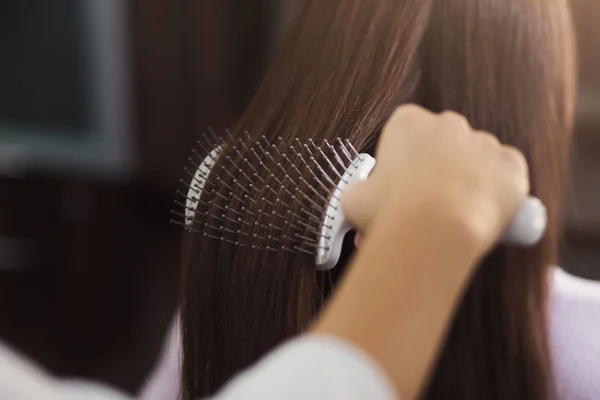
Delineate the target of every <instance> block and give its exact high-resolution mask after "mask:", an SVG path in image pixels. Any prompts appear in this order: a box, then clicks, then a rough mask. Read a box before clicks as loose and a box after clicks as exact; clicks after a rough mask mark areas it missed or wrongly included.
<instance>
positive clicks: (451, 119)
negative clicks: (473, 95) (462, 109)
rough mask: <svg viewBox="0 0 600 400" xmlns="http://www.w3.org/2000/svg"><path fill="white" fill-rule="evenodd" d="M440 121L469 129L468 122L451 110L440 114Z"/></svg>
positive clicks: (465, 118)
mask: <svg viewBox="0 0 600 400" xmlns="http://www.w3.org/2000/svg"><path fill="white" fill-rule="evenodd" d="M440 119H441V120H442V121H444V122H445V123H448V124H452V125H456V126H464V127H470V126H471V125H470V124H469V121H468V120H467V117H465V116H464V115H462V114H459V113H457V112H455V111H452V110H446V111H444V112H442V113H441V114H440Z"/></svg>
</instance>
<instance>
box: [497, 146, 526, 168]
mask: <svg viewBox="0 0 600 400" xmlns="http://www.w3.org/2000/svg"><path fill="white" fill-rule="evenodd" d="M502 152H503V153H504V157H505V158H506V159H507V160H508V161H509V162H511V163H514V164H515V165H516V166H517V167H520V168H527V160H526V158H525V156H524V155H523V153H522V152H521V151H520V150H519V149H517V148H516V147H513V146H503V147H502Z"/></svg>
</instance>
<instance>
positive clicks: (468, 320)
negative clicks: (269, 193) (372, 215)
mask: <svg viewBox="0 0 600 400" xmlns="http://www.w3.org/2000/svg"><path fill="white" fill-rule="evenodd" d="M573 59H574V57H573V44H572V35H571V25H570V14H569V11H568V7H567V1H566V0H546V1H540V0H503V1H496V0H451V1H446V0H307V1H304V2H303V4H302V6H301V8H300V10H299V14H298V16H297V19H296V21H295V23H294V25H293V26H292V27H291V29H290V31H289V32H288V35H287V37H286V39H285V40H284V41H283V43H282V45H281V49H280V51H279V53H278V55H277V56H276V58H275V60H274V61H273V64H272V66H271V68H270V69H269V71H268V73H267V75H266V78H265V79H264V81H263V83H262V85H261V86H260V88H259V90H258V92H257V94H256V95H255V97H254V99H253V101H252V102H251V104H250V105H249V107H248V108H247V110H246V112H245V114H244V115H243V117H242V118H241V120H240V121H239V125H238V128H237V129H236V130H234V135H238V134H241V132H243V131H244V130H248V131H250V132H251V134H252V136H253V137H254V138H258V137H260V136H261V135H265V136H266V137H267V139H268V140H270V141H275V140H276V139H277V138H278V137H279V136H281V137H282V138H283V141H284V142H285V143H286V144H288V145H291V144H292V142H293V140H294V139H295V138H300V139H301V140H303V139H306V138H318V139H324V138H325V139H335V138H338V137H339V138H341V139H349V140H350V142H352V143H353V145H354V146H355V147H356V148H358V149H361V150H369V149H372V147H373V145H374V144H375V143H376V141H377V138H378V135H379V132H380V128H381V127H382V124H383V123H384V122H385V120H386V119H387V118H388V117H389V115H390V113H391V112H392V111H393V109H394V108H395V107H396V106H397V105H399V104H402V103H407V102H412V103H418V104H420V105H422V106H424V107H426V108H428V109H430V110H432V111H442V110H454V111H457V112H459V113H462V114H464V115H465V116H467V118H468V119H469V121H470V122H471V124H472V125H473V126H474V127H475V128H477V129H483V130H487V131H490V132H493V133H494V134H496V135H497V136H498V137H499V138H500V140H501V141H502V142H504V143H507V144H512V145H514V146H516V147H518V148H519V149H520V150H521V151H522V152H523V153H524V154H525V156H526V157H527V160H528V162H529V166H530V171H531V183H532V193H533V194H534V195H535V196H538V197H539V198H541V199H542V200H543V201H544V203H545V204H546V205H547V207H548V210H549V216H550V224H549V229H548V233H547V235H546V237H545V238H544V239H543V241H542V243H541V244H539V245H538V246H537V247H535V248H533V249H527V250H523V249H512V248H504V247H499V248H497V249H496V250H494V252H493V253H492V254H491V255H490V256H489V257H488V258H487V259H486V260H485V261H484V262H483V263H482V265H481V266H480V268H479V269H478V272H477V273H476V274H475V276H474V278H473V281H472V282H471V284H470V286H469V288H468V290H467V292H466V293H465V295H464V299H463V300H462V304H461V306H460V308H459V310H458V311H457V314H456V316H455V319H454V322H453V326H452V329H451V332H450V334H449V336H448V338H447V341H446V343H445V345H444V348H443V350H442V354H441V356H440V360H439V363H438V365H437V369H436V371H435V373H434V374H433V376H432V378H431V380H430V382H429V384H428V387H427V390H426V392H425V393H424V398H435V399H438V398H460V399H509V398H510V399H512V398H523V399H525V398H526V399H531V400H535V399H540V400H541V399H547V398H551V397H552V395H553V377H552V365H551V360H550V356H549V349H548V339H547V332H546V329H547V323H546V298H547V293H546V292H547V279H546V277H547V273H548V270H549V268H550V266H551V265H552V264H553V263H555V262H556V256H557V255H556V253H557V240H558V234H559V223H560V221H559V214H560V210H561V197H562V192H563V179H562V178H563V175H564V172H565V166H566V162H567V156H568V152H569V142H570V134H569V132H570V125H571V114H572V106H573V89H574V82H573V81H574V78H573V75H574V65H573V64H574V61H573ZM440 134H443V132H440ZM277 173H278V172H276V175H277ZM264 178H265V179H269V177H268V176H264ZM280 178H281V176H280ZM309 178H310V177H309V176H307V179H309ZM263 195H264V193H263V194H259V195H258V196H263ZM256 207H259V206H256ZM252 208H253V207H249V210H248V211H247V212H251V211H252ZM254 211H257V209H254ZM196 229H197V230H200V231H202V229H203V227H202V226H196ZM313 266H314V259H312V258H310V257H305V256H302V255H294V254H289V253H286V252H280V253H268V252H256V251H253V250H250V249H246V248H240V247H235V246H232V245H230V244H228V243H222V242H215V241H212V240H210V239H206V238H204V237H202V236H201V235H196V234H190V235H187V236H186V238H185V245H184V265H183V267H184V268H183V299H182V331H183V348H184V354H183V356H184V364H183V390H184V396H185V397H186V398H188V399H191V398H195V397H199V396H205V395H210V394H212V393H214V392H215V391H216V390H217V389H218V388H219V387H220V386H221V385H222V384H223V383H224V382H226V381H227V380H228V379H229V378H231V377H232V376H233V375H234V374H236V373H237V372H239V371H240V370H241V369H243V368H245V367H247V366H249V365H250V364H251V363H253V362H254V361H256V360H257V359H258V358H259V357H261V356H262V355H264V354H265V353H266V352H267V351H269V350H270V349H272V348H273V347H274V346H276V345H278V344H280V343H281V342H282V341H284V340H286V339H287V338H289V337H291V336H293V335H295V334H297V333H299V332H301V331H303V330H304V329H305V328H306V327H307V326H308V325H309V324H310V323H311V321H312V320H313V319H314V317H315V315H316V313H317V312H318V310H319V308H320V307H321V306H322V305H323V302H324V301H326V298H327V294H328V290H329V288H330V283H329V282H331V281H332V282H333V285H335V281H336V279H337V275H338V274H339V273H340V272H341V271H343V269H344V266H343V265H342V266H339V265H338V267H336V269H335V270H334V272H332V273H323V272H315V271H314V269H313Z"/></svg>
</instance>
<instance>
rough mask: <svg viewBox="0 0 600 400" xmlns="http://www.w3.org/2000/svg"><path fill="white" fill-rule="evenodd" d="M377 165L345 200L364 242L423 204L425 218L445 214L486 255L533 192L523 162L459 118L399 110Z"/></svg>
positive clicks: (386, 133)
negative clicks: (394, 215) (375, 227)
mask: <svg viewBox="0 0 600 400" xmlns="http://www.w3.org/2000/svg"><path fill="white" fill-rule="evenodd" d="M376 158H377V165H376V167H375V170H374V171H373V173H372V174H371V176H370V177H369V179H368V180H367V181H365V182H363V183H360V184H357V185H356V186H355V187H352V188H349V189H348V190H347V192H346V193H345V194H344V196H343V198H342V207H343V209H344V212H345V213H346V215H347V216H348V218H349V219H350V220H351V221H352V222H353V224H354V225H355V226H356V227H357V228H359V230H360V231H361V233H362V234H363V235H364V234H368V231H369V227H370V225H371V222H372V221H374V220H375V218H376V217H377V216H378V215H380V214H382V213H383V212H384V211H385V213H389V212H393V211H394V210H395V209H397V210H402V209H405V208H407V207H414V206H415V205H416V204H421V206H420V207H419V209H420V210H422V211H424V212H425V213H426V212H428V209H429V210H430V211H431V212H434V211H436V209H442V210H444V212H445V213H447V214H448V216H449V217H453V218H454V219H455V220H456V221H458V222H459V224H460V226H459V228H460V229H461V230H463V231H464V233H467V234H469V235H470V236H471V237H472V240H473V242H474V243H476V244H477V246H478V247H479V248H478V251H479V252H480V253H484V252H486V251H487V250H488V249H489V248H490V247H491V246H492V245H493V244H494V243H495V242H496V241H497V240H498V238H499V237H500V235H501V234H502V232H503V230H504V229H505V228H506V226H507V225H508V224H509V223H510V221H511V220H512V218H513V217H514V216H515V213H516V212H517V210H518V208H519V206H520V205H521V204H522V202H523V201H524V200H525V197H526V195H527V193H528V191H529V181H528V173H527V164H526V162H525V159H524V157H523V155H522V154H521V153H520V152H519V151H518V150H516V149H514V148H512V147H509V146H504V145H502V144H501V143H499V142H498V140H497V139H496V137H495V136H493V135H491V134H489V133H487V132H480V131H474V130H473V129H472V128H471V127H470V125H469V123H468V122H467V120H466V119H465V118H464V117H463V116H461V115H458V114H455V113H452V112H446V113H443V114H434V113H431V112H429V111H427V110H425V109H423V108H420V107H418V106H414V105H408V106H403V107H400V108H398V109H397V110H396V112H395V113H394V114H393V116H392V117H391V119H390V120H389V121H388V123H387V124H386V126H385V127H384V129H383V132H382V135H381V139H380V142H379V146H378V149H377V153H376ZM381 217H383V218H385V215H381Z"/></svg>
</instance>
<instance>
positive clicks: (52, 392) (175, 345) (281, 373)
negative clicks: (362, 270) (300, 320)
mask: <svg viewBox="0 0 600 400" xmlns="http://www.w3.org/2000/svg"><path fill="white" fill-rule="evenodd" d="M549 306H550V336H551V338H550V339H551V345H552V353H553V356H554V362H555V372H556V377H557V379H556V380H557V385H558V390H559V398H560V399H562V400H592V399H598V398H600V379H599V378H598V371H600V334H599V333H600V282H590V281H586V280H583V279H579V278H575V277H573V276H570V275H567V274H566V273H565V272H563V271H561V270H558V269H557V270H556V271H555V272H554V274H553V276H552V296H551V300H550V305H549ZM179 353H180V344H179V333H178V323H177V321H174V324H173V329H172V330H171V333H170V335H169V339H168V341H167V342H166V345H165V349H164V352H163V354H162V356H161V360H160V362H159V364H158V366H157V368H156V370H155V371H154V373H153V374H152V375H151V377H150V379H149V381H148V383H147V385H145V387H144V389H143V390H142V391H141V393H140V395H139V396H138V399H143V400H155V399H156V400H158V399H160V400H176V399H178V392H179ZM257 398H260V399H264V400H270V399H273V400H275V399H277V400H279V399H283V398H285V399H291V400H295V399H298V400H300V399H302V400H304V399H311V400H321V399H322V400H336V399H344V400H354V399H356V400H359V399H369V400H388V399H390V400H391V399H395V398H397V395H396V393H395V392H394V389H393V386H392V385H391V382H390V381H389V380H388V379H387V377H386V375H385V373H384V371H382V370H381V369H380V368H379V366H378V365H377V364H376V363H375V362H374V361H373V360H372V359H371V358H370V357H369V356H368V355H366V354H365V353H363V352H362V351H360V350H359V349H357V348H356V347H354V346H351V345H349V344H347V343H344V342H343V341H341V340H339V339H335V338H330V337H322V336H321V337H317V336H312V337H304V338H301V339H296V340H293V341H291V342H289V343H287V344H285V345H283V346H282V347H280V348H279V349H278V350H276V351H275V352H273V353H271V354H270V355H268V356H267V357H266V358H265V359H263V360H262V361H261V362H260V363H259V364H258V365H257V366H255V367H253V368H252V369H250V370H249V371H247V372H246V373H244V374H242V375H240V376H238V377H237V378H236V379H234V380H233V381H232V382H230V383H229V384H228V385H227V386H226V387H225V389H224V391H223V392H221V393H220V394H218V395H217V396H216V397H215V398H214V399H213V400H246V399H257ZM0 399H12V400H34V399H35V400H37V399H44V400H58V399H61V400H75V399H77V400H126V399H127V397H126V396H125V395H122V394H119V393H117V392H115V391H112V390H110V389H108V388H105V387H101V386H98V385H94V384H91V383H86V382H83V381H73V380H58V379H54V378H52V377H51V376H49V375H48V374H47V373H46V372H44V371H43V370H41V369H39V368H38V367H36V366H34V364H32V363H30V362H28V361H26V360H25V359H23V358H22V357H21V356H18V355H17V354H15V353H13V352H12V351H11V350H9V349H8V348H7V347H4V346H2V345H1V344H0Z"/></svg>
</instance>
